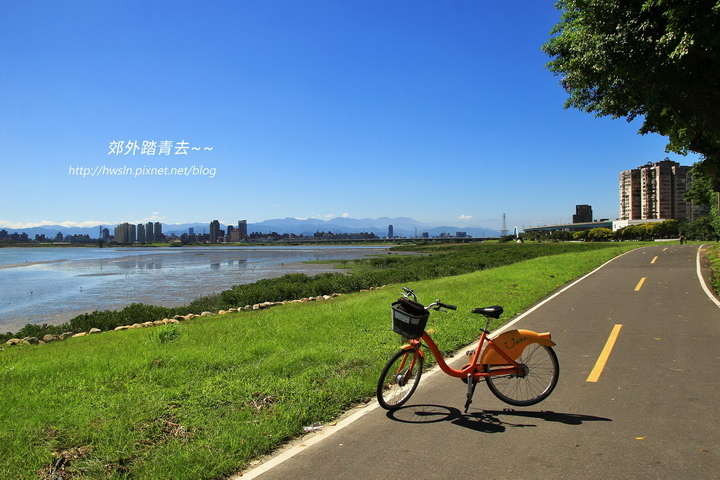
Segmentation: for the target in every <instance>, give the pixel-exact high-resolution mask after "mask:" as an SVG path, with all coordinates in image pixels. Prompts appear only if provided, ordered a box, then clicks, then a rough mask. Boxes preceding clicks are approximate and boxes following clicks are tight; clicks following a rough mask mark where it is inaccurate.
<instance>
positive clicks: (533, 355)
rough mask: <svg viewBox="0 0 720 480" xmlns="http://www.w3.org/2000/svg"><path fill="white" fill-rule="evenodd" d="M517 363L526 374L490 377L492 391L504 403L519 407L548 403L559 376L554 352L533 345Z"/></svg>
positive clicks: (541, 346) (488, 384) (489, 385)
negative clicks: (544, 401) (547, 399)
mask: <svg viewBox="0 0 720 480" xmlns="http://www.w3.org/2000/svg"><path fill="white" fill-rule="evenodd" d="M515 361H516V362H517V363H518V364H519V365H520V366H521V367H522V368H523V370H524V372H523V374H521V375H498V376H489V377H487V386H488V388H489V389H490V391H491V392H492V393H493V394H494V395H495V396H496V397H497V398H499V399H500V400H502V401H503V402H505V403H509V404H510V405H516V406H519V407H526V406H528V405H534V404H536V403H538V402H542V401H543V400H545V399H546V398H547V397H548V396H549V395H550V394H551V393H552V391H553V389H554V388H555V385H557V381H558V376H559V374H560V364H559V363H558V359H557V355H555V351H553V349H552V348H551V347H546V346H545V345H540V344H539V343H533V344H530V345H528V346H527V347H526V348H525V350H524V351H523V353H522V354H521V355H520V357H518V358H517V360H515Z"/></svg>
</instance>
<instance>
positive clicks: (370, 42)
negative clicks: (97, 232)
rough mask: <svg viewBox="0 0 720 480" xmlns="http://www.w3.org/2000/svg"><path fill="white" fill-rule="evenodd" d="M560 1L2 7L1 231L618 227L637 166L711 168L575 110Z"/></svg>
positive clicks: (632, 128)
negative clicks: (196, 225)
mask: <svg viewBox="0 0 720 480" xmlns="http://www.w3.org/2000/svg"><path fill="white" fill-rule="evenodd" d="M553 3H554V2H552V1H542V0H496V1H490V0H483V1H467V0H458V1H453V2H441V1H437V0H436V1H422V0H420V1H418V0H413V1H410V0H393V1H374V0H366V1H343V0H325V1H317V0H306V1H302V2H300V1H290V0H283V1H277V0H263V1H252V2H251V1H228V0H219V1H212V2H199V1H195V2H189V1H173V2H170V1H103V2H97V1H93V0H87V1H78V0H64V1H62V2H57V1H38V0H23V1H20V0H8V1H4V2H1V3H0V71H2V73H1V74H0V92H2V93H1V94H0V95H1V98H2V103H1V104H0V159H2V161H1V162H0V167H1V168H2V174H0V190H1V191H2V194H3V201H2V203H0V227H11V228H20V227H27V226H34V225H39V224H42V223H51V224H65V225H68V226H69V225H83V224H85V225H87V224H90V225H95V224H98V223H103V224H111V223H119V222H125V221H130V222H141V221H149V220H153V221H162V222H165V223H187V222H209V221H210V220H213V219H218V220H220V221H221V222H224V223H233V224H234V223H236V222H237V221H238V220H240V219H247V220H248V221H249V222H256V221H262V220H266V219H271V218H285V217H295V218H310V217H315V218H331V217H335V216H349V217H352V218H368V217H369V218H377V217H384V216H387V217H398V216H404V217H412V218H414V219H416V220H421V221H425V222H428V223H438V224H446V225H447V224H451V225H455V226H468V227H470V226H483V227H490V228H500V226H501V222H502V214H503V213H505V214H506V215H507V224H508V226H509V227H510V228H512V227H513V226H519V227H523V226H531V225H540V224H548V223H562V222H569V221H571V218H572V214H573V213H574V211H575V205H577V204H590V205H592V207H593V210H594V214H595V217H597V218H616V217H617V215H618V174H619V172H620V171H622V170H627V169H630V168H635V167H637V166H639V165H642V164H644V163H647V162H654V161H659V160H662V159H663V158H665V157H666V156H668V157H670V158H671V159H673V160H676V161H679V162H680V163H681V164H683V165H691V164H692V163H693V162H695V161H697V159H698V158H697V157H696V156H688V157H681V156H677V155H674V154H666V153H665V143H666V142H665V139H664V138H663V137H660V136H657V135H648V136H640V135H638V134H637V133H636V132H637V129H638V127H639V124H638V123H632V124H628V123H627V122H626V121H625V120H624V119H619V120H612V119H608V118H602V119H597V118H595V117H593V116H592V115H589V114H584V113H581V112H578V111H575V110H565V109H564V108H563V102H564V100H565V97H566V94H565V92H564V91H563V90H562V89H561V88H560V87H559V85H558V79H557V78H556V77H554V76H553V75H552V74H551V73H550V72H548V71H547V70H546V69H545V66H544V65H545V63H547V61H548V58H547V57H546V56H545V54H544V53H543V52H542V51H541V45H542V44H543V43H544V42H546V41H547V39H548V38H549V32H550V30H551V28H552V26H553V25H554V24H555V23H557V21H558V19H559V12H558V11H557V10H556V9H555V8H554V6H553ZM120 142H122V144H120ZM128 142H130V143H128ZM143 142H148V143H147V146H150V147H151V146H152V143H150V142H155V145H156V147H157V148H156V149H155V151H154V152H153V150H152V149H151V148H150V149H147V150H146V151H145V152H143V151H142V148H141V147H142V145H143ZM160 142H169V143H168V144H166V145H170V146H171V149H170V154H168V155H165V154H164V152H163V154H160V148H159V147H160V145H161V144H160ZM120 145H122V147H121V148H118V147H119V146H120ZM135 145H137V149H136V148H135ZM185 147H187V148H185ZM192 148H196V149H198V150H192ZM116 153H119V154H116ZM151 153H154V154H151ZM183 153H185V154H183ZM117 172H129V175H117ZM177 172H180V174H177ZM162 173H164V174H162ZM169 173H172V174H173V175H170V174H169Z"/></svg>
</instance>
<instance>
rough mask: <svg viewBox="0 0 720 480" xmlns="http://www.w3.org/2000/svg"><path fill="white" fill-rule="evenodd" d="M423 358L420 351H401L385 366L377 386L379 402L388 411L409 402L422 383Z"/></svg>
mask: <svg viewBox="0 0 720 480" xmlns="http://www.w3.org/2000/svg"><path fill="white" fill-rule="evenodd" d="M422 367H423V357H422V355H420V352H419V351H418V350H414V349H411V350H400V351H399V352H397V353H396V354H395V355H393V357H392V358H391V359H390V361H389V362H388V363H387V365H385V368H384V369H383V371H382V373H381V374H380V380H378V385H377V400H378V403H379V404H380V406H381V407H383V408H384V409H386V410H396V409H398V408H400V407H401V406H402V405H403V404H404V403H405V402H407V401H408V399H409V398H410V396H411V395H412V394H413V392H415V389H416V388H417V386H418V383H419V382H420V376H421V375H422Z"/></svg>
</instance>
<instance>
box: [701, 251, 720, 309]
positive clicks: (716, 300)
mask: <svg viewBox="0 0 720 480" xmlns="http://www.w3.org/2000/svg"><path fill="white" fill-rule="evenodd" d="M704 246H705V244H702V245H700V246H699V247H698V251H697V257H696V259H695V265H696V271H697V276H698V280H700V285H702V288H703V290H705V294H706V295H707V296H708V298H709V299H710V300H712V301H713V303H715V305H717V306H718V307H720V301H718V299H717V298H715V295H714V294H713V293H712V290H710V288H709V287H708V285H707V282H706V281H705V277H703V274H702V268H701V266H700V252H702V249H703V247H704Z"/></svg>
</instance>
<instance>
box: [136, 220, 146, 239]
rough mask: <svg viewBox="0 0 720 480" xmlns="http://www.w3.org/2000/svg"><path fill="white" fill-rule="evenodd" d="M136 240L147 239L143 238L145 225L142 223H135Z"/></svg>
mask: <svg viewBox="0 0 720 480" xmlns="http://www.w3.org/2000/svg"><path fill="white" fill-rule="evenodd" d="M137 241H138V243H145V242H147V239H146V238H145V225H143V224H142V223H138V224H137Z"/></svg>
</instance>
